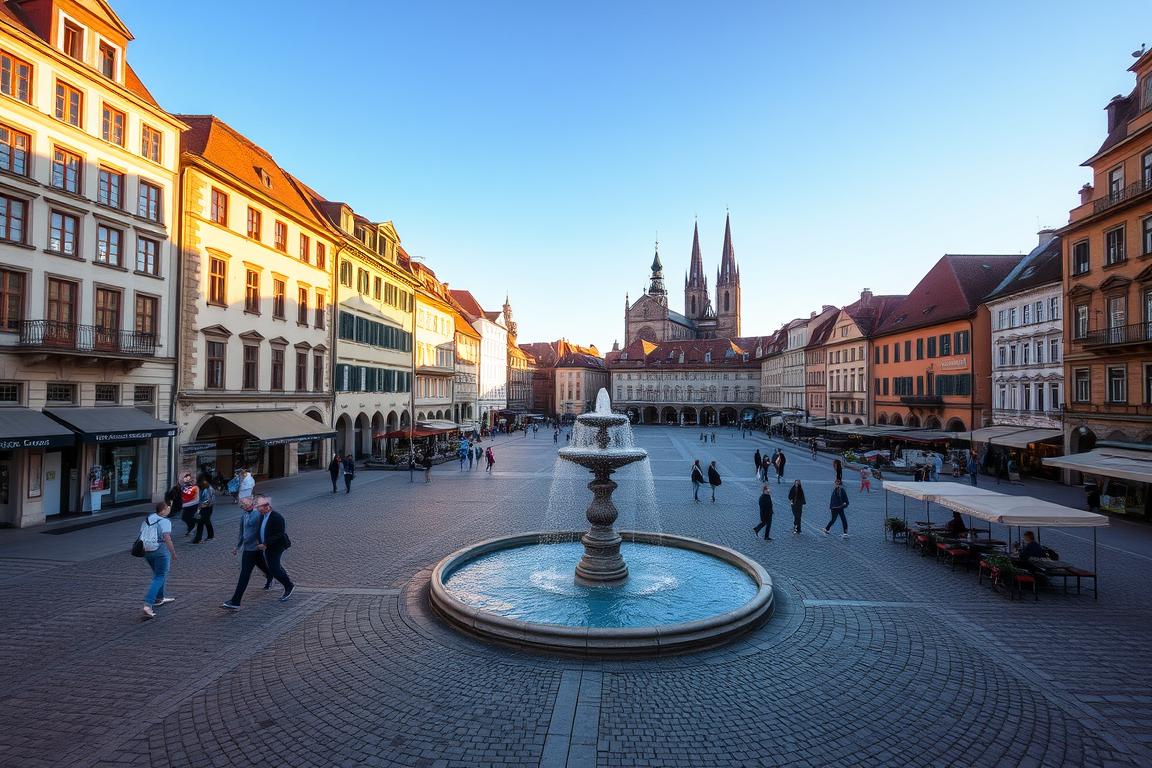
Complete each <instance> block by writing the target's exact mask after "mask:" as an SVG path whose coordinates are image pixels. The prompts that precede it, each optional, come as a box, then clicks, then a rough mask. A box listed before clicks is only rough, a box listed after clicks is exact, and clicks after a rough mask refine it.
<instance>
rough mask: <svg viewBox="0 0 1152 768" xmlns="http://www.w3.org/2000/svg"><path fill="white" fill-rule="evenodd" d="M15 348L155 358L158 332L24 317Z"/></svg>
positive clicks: (73, 353) (34, 350)
mask: <svg viewBox="0 0 1152 768" xmlns="http://www.w3.org/2000/svg"><path fill="white" fill-rule="evenodd" d="M16 349H18V350H29V351H33V352H47V353H63V354H68V355H95V356H99V357H107V356H112V357H121V358H139V357H155V356H156V334H154V333H138V332H136V331H122V330H117V329H111V328H103V327H101V326H96V325H80V324H79V323H60V322H57V321H55V320H24V321H21V323H20V340H19V342H17V345H16Z"/></svg>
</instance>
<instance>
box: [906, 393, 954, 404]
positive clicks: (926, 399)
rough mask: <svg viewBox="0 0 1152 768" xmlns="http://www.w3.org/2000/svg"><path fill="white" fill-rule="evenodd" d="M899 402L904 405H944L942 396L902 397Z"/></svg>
mask: <svg viewBox="0 0 1152 768" xmlns="http://www.w3.org/2000/svg"><path fill="white" fill-rule="evenodd" d="M900 402H901V403H903V404H904V405H944V397H943V396H942V395H903V396H901V398H900Z"/></svg>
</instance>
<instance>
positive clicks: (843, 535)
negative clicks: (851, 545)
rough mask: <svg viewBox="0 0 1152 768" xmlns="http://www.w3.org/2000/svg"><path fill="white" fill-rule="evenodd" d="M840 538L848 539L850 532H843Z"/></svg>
mask: <svg viewBox="0 0 1152 768" xmlns="http://www.w3.org/2000/svg"><path fill="white" fill-rule="evenodd" d="M840 538H842V539H846V538H848V534H846V533H844V534H841V535H840Z"/></svg>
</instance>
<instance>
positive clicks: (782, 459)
mask: <svg viewBox="0 0 1152 768" xmlns="http://www.w3.org/2000/svg"><path fill="white" fill-rule="evenodd" d="M787 463H788V457H787V456H785V455H784V451H781V450H779V449H777V451H776V482H777V483H779V482H781V481H783V479H784V465H785V464H787Z"/></svg>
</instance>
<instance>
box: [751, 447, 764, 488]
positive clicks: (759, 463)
mask: <svg viewBox="0 0 1152 768" xmlns="http://www.w3.org/2000/svg"><path fill="white" fill-rule="evenodd" d="M752 463H753V464H755V465H756V479H757V480H761V479H763V478H761V476H760V475H761V474H762V473H763V471H764V466H763V464H764V457H763V456H761V455H760V449H759V448H757V449H756V455H755V457H753V459H752Z"/></svg>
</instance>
